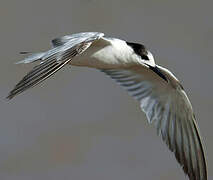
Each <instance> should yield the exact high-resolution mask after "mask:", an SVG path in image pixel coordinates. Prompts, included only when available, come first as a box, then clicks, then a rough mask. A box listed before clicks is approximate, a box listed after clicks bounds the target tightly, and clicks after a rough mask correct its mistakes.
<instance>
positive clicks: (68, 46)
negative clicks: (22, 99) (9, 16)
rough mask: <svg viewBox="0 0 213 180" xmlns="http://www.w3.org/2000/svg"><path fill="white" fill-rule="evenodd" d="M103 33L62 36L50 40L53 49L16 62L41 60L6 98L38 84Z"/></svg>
mask: <svg viewBox="0 0 213 180" xmlns="http://www.w3.org/2000/svg"><path fill="white" fill-rule="evenodd" d="M103 35H104V34H103V33H96V32H88V33H78V34H73V35H71V36H64V37H61V38H56V39H54V40H52V44H53V49H50V50H49V51H47V52H42V53H36V54H32V55H30V56H29V57H27V58H25V59H24V60H22V61H20V62H18V63H31V62H34V61H38V60H39V61H41V63H40V64H39V65H37V66H35V67H34V68H33V69H32V70H31V71H30V72H29V73H28V74H27V75H26V76H24V78H23V79H22V80H21V81H20V82H19V83H18V84H17V85H16V86H15V87H14V89H13V90H12V91H11V92H10V93H9V95H8V97H7V98H8V99H12V98H13V97H14V96H16V95H17V94H20V93H22V92H23V91H25V90H27V89H29V88H31V87H33V86H35V85H37V84H39V83H40V82H42V81H44V80H45V79H47V78H48V77H50V76H52V75H53V74H54V73H56V72H57V71H58V70H60V69H61V68H62V67H64V66H65V65H66V64H67V63H69V62H70V61H71V60H72V59H73V58H74V57H75V56H77V55H79V54H81V53H82V52H84V51H85V50H86V49H87V48H88V47H89V46H90V45H91V43H92V42H93V41H95V40H97V39H99V38H100V37H102V36H103Z"/></svg>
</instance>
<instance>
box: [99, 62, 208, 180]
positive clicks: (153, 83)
mask: <svg viewBox="0 0 213 180" xmlns="http://www.w3.org/2000/svg"><path fill="white" fill-rule="evenodd" d="M158 68H159V69H160V70H161V72H163V71H164V70H165V69H164V68H161V67H160V66H158ZM102 71H103V72H105V73H106V74H107V75H108V76H110V77H111V78H112V79H114V80H115V81H116V82H117V83H118V84H120V85H121V86H122V87H124V89H126V90H127V91H128V93H129V94H130V95H131V96H133V97H134V98H135V99H137V100H138V101H139V102H140V106H141V109H142V110H143V111H144V112H145V114H146V116H147V119H148V121H149V123H152V122H153V123H154V124H155V126H156V128H157V132H158V134H159V135H161V137H162V139H163V141H164V142H165V143H166V144H167V146H168V147H169V149H170V150H171V151H172V152H174V154H175V156H176V159H177V161H178V162H179V163H180V165H181V166H182V167H183V170H184V172H185V173H186V174H187V175H188V176H189V178H190V180H195V179H196V180H207V170H206V162H205V157H204V152H203V146H202V142H201V138H200V135H199V131H198V128H197V125H196V122H195V116H194V113H193V110H192V106H191V104H190V102H189V99H188V97H187V95H186V93H185V92H184V91H183V89H182V88H181V87H179V88H174V87H172V86H171V85H170V84H169V83H168V82H167V81H165V80H164V79H163V78H161V77H160V76H158V75H156V73H154V72H153V71H151V70H150V69H148V68H134V69H132V70H113V69H112V70H102ZM167 72H168V71H167Z"/></svg>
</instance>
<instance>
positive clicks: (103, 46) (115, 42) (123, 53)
mask: <svg viewBox="0 0 213 180" xmlns="http://www.w3.org/2000/svg"><path fill="white" fill-rule="evenodd" d="M137 61H138V57H137V56H136V55H135V54H134V52H133V50H132V49H131V48H130V47H129V46H128V45H127V44H126V42H125V41H123V40H120V39H112V38H101V39H100V40H98V41H96V42H93V43H92V45H91V46H90V47H89V48H88V49H87V50H86V51H85V52H84V53H82V54H81V55H79V56H77V57H75V58H74V59H73V60H72V61H71V63H70V64H71V65H74V66H87V67H93V68H99V69H106V68H107V69H108V68H119V67H124V66H128V65H130V64H132V63H135V62H137Z"/></svg>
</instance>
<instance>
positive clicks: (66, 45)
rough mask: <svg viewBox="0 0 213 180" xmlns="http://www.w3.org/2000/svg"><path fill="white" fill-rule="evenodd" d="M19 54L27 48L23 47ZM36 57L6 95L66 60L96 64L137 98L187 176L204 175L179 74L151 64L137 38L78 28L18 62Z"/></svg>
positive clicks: (203, 178) (201, 179)
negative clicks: (128, 38) (132, 39)
mask: <svg viewBox="0 0 213 180" xmlns="http://www.w3.org/2000/svg"><path fill="white" fill-rule="evenodd" d="M24 54H27V52H25V53H24ZM35 61H39V62H40V63H39V64H38V65H36V66H35V67H34V68H33V69H32V70H31V71H30V72H29V73H28V74H27V75H26V76H24V78H23V79H22V80H21V81H20V82H19V83H18V84H17V85H16V86H15V87H14V89H13V90H12V91H11V92H10V93H9V95H8V97H7V98H8V99H12V98H13V97H14V96H16V95H17V94H20V93H22V92H23V91H25V90H27V89H29V88H31V87H33V86H35V85H37V84H39V83H41V82H42V81H44V80H45V79H47V78H48V77H50V76H52V75H53V74H55V73H56V72H57V71H58V70H60V69H61V68H63V67H64V66H65V65H73V66H86V67H91V68H96V69H99V70H101V71H102V72H104V73H105V74H107V75H108V76H109V77H111V78H112V79H114V80H115V81H116V82H117V83H118V84H119V85H121V86H122V87H123V88H124V89H126V90H127V91H128V93H129V94H130V95H131V96H133V97H134V98H135V99H136V100H138V101H139V102H140V107H141V109H142V110H143V112H144V113H145V114H146V116H147V119H148V122H149V123H154V124H155V127H156V129H157V133H158V135H160V136H161V137H162V139H163V141H164V142H165V143H166V144H167V146H168V148H169V149H170V150H171V151H172V152H173V153H174V154H175V157H176V159H177V161H178V162H179V164H180V165H181V167H182V168H183V170H184V172H185V173H186V174H187V175H188V177H189V179H190V180H207V166H206V160H205V155H204V150H203V145H202V140H201V137H200V134H199V130H198V126H197V123H196V121H195V115H194V112H193V109H192V105H191V103H190V101H189V99H188V97H187V95H186V93H185V91H184V89H183V86H182V85H181V83H180V82H179V80H178V79H177V78H176V77H175V76H174V75H173V74H172V73H171V72H170V71H169V70H168V69H166V68H164V67H161V66H159V65H157V64H155V61H154V58H153V55H152V53H151V52H150V51H148V50H147V48H146V47H145V46H144V45H142V44H137V43H132V42H126V41H124V40H120V39H116V38H108V37H105V36H104V34H103V33H99V32H84V33H77V34H72V35H68V36H64V37H61V38H56V39H54V40H52V48H51V49H50V50H48V51H45V52H40V53H34V54H33V53H32V54H29V56H28V57H26V58H25V59H24V60H22V61H19V62H18V63H32V62H35Z"/></svg>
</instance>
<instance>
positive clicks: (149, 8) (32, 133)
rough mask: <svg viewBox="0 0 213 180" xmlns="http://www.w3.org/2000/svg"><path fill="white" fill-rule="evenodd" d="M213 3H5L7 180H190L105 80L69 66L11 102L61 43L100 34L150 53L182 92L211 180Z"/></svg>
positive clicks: (1, 167) (0, 98) (2, 151)
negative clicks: (42, 57)
mask: <svg viewBox="0 0 213 180" xmlns="http://www.w3.org/2000/svg"><path fill="white" fill-rule="evenodd" d="M212 7H213V3H212V1H210V0H209V1H201V0H200V1H196V0H188V1H185V0H178V1H177V0H176V1H171V0H148V1H143V0H132V1H129V0H60V1H51V0H46V1H45V0H16V1H15V0H7V1H6V0H1V2H0V46H1V50H0V52H1V53H0V84H1V85H0V179H4V180H29V179H30V180H38V179H44V180H58V179H62V180H68V179H69V180H70V179H72V180H84V179H87V180H100V179H101V180H129V179H131V180H141V179H152V180H170V179H172V180H179V179H187V177H186V176H185V175H184V173H183V171H182V169H181V168H180V166H179V165H178V163H177V162H176V160H175V158H174V155H173V154H172V153H171V152H170V151H169V150H168V149H167V147H166V145H165V144H164V143H163V142H162V141H161V139H160V138H159V137H158V136H157V135H156V130H155V128H154V127H153V126H152V125H149V124H148V122H147V120H146V117H145V115H144V113H143V112H141V111H140V107H139V104H138V103H137V102H136V101H134V100H133V99H132V98H131V97H129V96H128V95H127V93H126V92H125V91H124V90H123V89H121V88H120V87H119V86H118V85H116V84H115V83H114V82H113V81H112V80H111V79H109V78H108V77H105V75H104V74H102V73H101V72H99V71H97V70H94V69H88V68H77V67H71V66H67V67H65V68H64V69H63V70H61V71H60V72H58V73H57V74H56V75H55V76H54V77H53V78H51V79H48V80H47V81H45V82H44V83H42V84H41V85H39V86H38V87H36V88H33V89H31V90H28V91H27V92H25V93H23V94H21V95H19V96H17V97H16V98H14V99H12V100H11V101H7V100H5V97H6V96H7V94H8V92H9V91H10V90H11V89H12V88H13V86H14V85H15V84H16V83H17V82H18V81H19V80H20V79H21V78H22V77H23V76H24V75H25V74H26V73H27V72H28V71H29V70H30V69H32V67H33V65H14V63H15V62H16V61H18V60H21V59H23V55H19V52H20V51H33V52H37V51H43V50H47V49H48V48H50V41H51V39H53V38H54V37H60V36H63V35H66V34H72V33H76V32H83V31H100V32H104V33H105V34H106V36H111V37H118V38H121V39H125V40H128V41H130V42H131V41H132V42H138V43H143V44H145V45H146V46H147V47H148V49H150V51H151V52H153V54H154V56H155V61H156V63H158V64H160V65H162V66H165V67H167V68H168V69H170V70H171V71H172V72H173V73H174V74H175V75H176V76H177V77H178V79H179V80H180V81H181V82H182V84H183V86H184V88H185V89H186V92H187V94H188V96H189V98H190V100H191V102H192V105H193V108H194V111H195V114H196V117H197V121H198V124H199V127H200V130H201V134H202V136H203V140H204V144H205V149H206V156H207V163H208V172H209V179H212V178H213V154H212V152H213V141H212V134H213V133H212V132H213V131H212V125H213V120H212V114H213V111H212V107H213V95H212V92H213V75H212V65H213V61H212V58H213V53H212V44H213V21H212V17H213V11H212Z"/></svg>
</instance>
